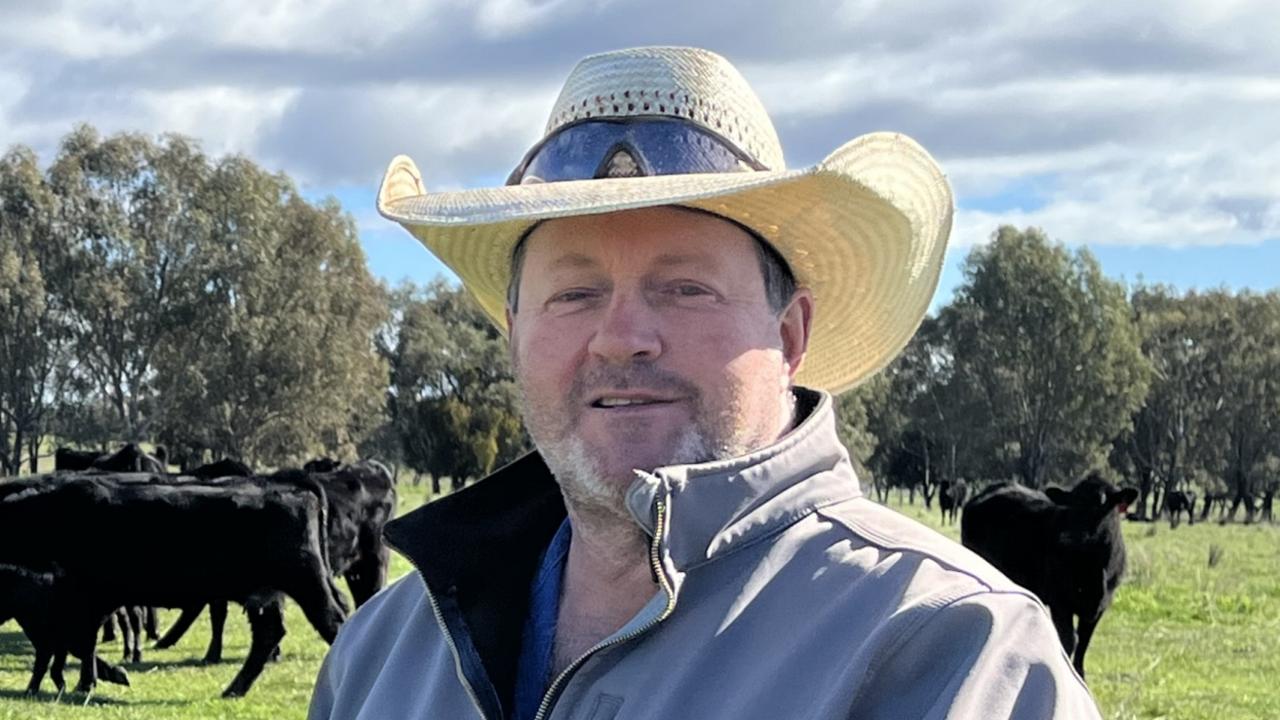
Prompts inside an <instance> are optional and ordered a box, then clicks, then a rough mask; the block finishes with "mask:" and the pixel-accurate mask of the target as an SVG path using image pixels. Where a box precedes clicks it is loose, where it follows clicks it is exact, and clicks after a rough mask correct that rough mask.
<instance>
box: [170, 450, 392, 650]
mask: <svg viewBox="0 0 1280 720" xmlns="http://www.w3.org/2000/svg"><path fill="white" fill-rule="evenodd" d="M307 466H310V467H324V465H317V464H315V461H313V462H312V463H307ZM262 481H268V482H271V481H275V482H280V481H286V482H290V483H306V482H317V483H319V484H320V485H321V486H322V487H323V488H324V491H325V496H326V497H327V498H328V502H329V506H328V516H329V526H328V537H329V544H328V559H329V565H330V568H331V569H332V570H333V572H334V574H336V575H342V576H343V577H344V578H346V581H347V588H348V589H350V590H351V597H352V599H353V600H354V601H355V604H356V607H360V606H361V605H363V604H364V603H365V601H367V600H368V599H369V598H371V597H373V596H374V594H376V593H377V592H378V591H379V590H381V589H382V587H383V586H384V585H386V582H387V566H388V565H389V563H390V561H391V552H390V550H389V549H388V548H387V546H386V545H385V544H383V542H382V526H383V525H385V524H386V522H387V521H388V520H390V519H391V517H392V516H393V515H394V514H395V509H396V492H395V486H394V484H393V483H392V480H391V473H390V472H389V471H388V470H387V468H386V467H385V466H384V465H382V463H379V462H377V461H374V460H365V461H362V462H358V463H355V464H352V465H342V466H339V467H337V468H335V469H333V470H331V471H326V472H307V471H303V470H285V471H281V472H278V473H276V474H275V475H272V476H269V477H267V478H258V477H251V478H245V479H237V478H231V477H227V478H223V480H222V482H262ZM203 609H204V605H203V604H201V605H195V606H192V607H189V608H184V609H183V611H182V615H181V616H180V617H179V618H178V619H177V621H176V622H174V624H173V626H172V627H170V628H169V630H168V631H167V632H166V633H165V634H164V637H162V638H161V639H160V641H159V642H158V643H156V647H157V648H161V649H163V648H168V647H172V646H173V645H175V644H177V642H178V640H180V639H181V638H182V636H183V635H184V634H185V633H186V632H187V630H189V629H190V628H191V625H192V624H193V623H194V622H195V621H196V619H197V618H198V617H199V616H200V612H201V610H203ZM226 617H227V606H226V603H225V602H211V603H209V621H210V624H211V625H212V634H211V636H210V640H209V648H208V650H207V651H206V652H205V656H204V661H205V662H206V663H216V662H220V661H221V659H222V630H223V627H224V624H225V622H226Z"/></svg>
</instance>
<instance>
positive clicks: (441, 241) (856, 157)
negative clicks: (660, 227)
mask: <svg viewBox="0 0 1280 720" xmlns="http://www.w3.org/2000/svg"><path fill="white" fill-rule="evenodd" d="M658 205H684V206H688V207H694V208H699V209H702V210H705V211H708V212H711V213H715V214H717V215H721V216H724V217H728V218H731V219H733V220H735V221H737V222H739V223H742V224H743V225H746V226H747V227H750V228H752V229H753V230H755V231H756V232H758V233H759V234H760V235H761V237H763V238H765V239H766V240H768V241H769V242H770V243H771V244H773V246H774V247H775V248H777V250H778V251H779V252H780V253H781V254H782V256H783V257H784V258H786V260H787V262H788V263H790V265H791V268H792V271H793V272H794V273H795V275H796V279H797V281H798V282H799V283H800V284H801V285H803V286H805V287H808V288H810V289H811V290H812V291H813V294H814V306H815V307H814V318H813V329H812V333H811V336H810V343H809V350H808V353H807V355H806V357H805V360H804V363H803V364H802V366H801V368H800V370H799V372H798V374H797V378H796V381H797V382H798V383H800V384H802V385H806V386H809V387H815V388H822V389H826V390H829V391H830V392H832V393H833V394H837V393H840V392H842V391H844V390H847V389H849V388H851V387H853V386H855V385H857V384H858V383H860V382H862V381H863V380H865V379H867V378H868V377H870V376H871V375H873V374H875V373H876V372H877V371H879V370H880V369H881V368H883V367H884V366H885V365H887V364H888V363H889V362H890V361H891V360H892V359H893V358H894V357H895V356H896V355H897V354H898V353H899V352H900V351H901V350H902V348H903V346H904V345H906V343H907V341H908V340H909V339H910V338H911V336H912V335H913V334H914V333H915V331H916V329H917V328H918V327H919V325H920V321H921V320H922V319H923V318H924V315H925V313H926V312H927V311H928V307H929V303H930V301H931V300H932V298H933V293H934V291H935V289H936V288H937V283H938V276H939V273H940V271H941V268H942V262H943V256H944V252H945V249H946V241H947V237H948V235H949V234H950V230H951V218H952V211H953V205H952V195H951V188H950V186H949V185H948V183H947V180H946V177H945V176H944V175H943V174H942V171H941V169H940V168H939V167H938V165H937V163H936V162H935V161H934V160H933V158H932V157H930V156H929V154H928V153H927V152H926V151H925V150H924V149H923V148H921V147H920V146H919V145H918V144H917V143H916V142H915V141H913V140H911V139H910V138H908V137H906V136H904V135H898V134H893V133H872V134H870V135H864V136H862V137H859V138H857V139H855V140H853V141H851V142H849V143H847V144H845V145H844V146H842V147H841V148H840V149H838V150H836V151H835V152H834V153H832V154H831V155H830V156H828V157H827V158H826V159H825V160H823V161H822V162H821V163H819V164H818V165H816V166H814V167H812V168H808V169H805V170H791V171H776V172H745V173H723V174H698V175H662V176H653V177H638V178H613V179H602V180H580V181H567V182H557V183H546V184H536V185H517V186H506V187H499V188H485V189H474V190H461V191H456V192H441V193H428V192H426V190H425V188H424V187H423V185H422V180H421V175H420V174H419V173H418V170H417V168H416V167H415V166H414V164H413V161H412V160H410V159H409V158H407V157H405V156H400V157H397V158H396V159H394V160H393V161H392V162H391V165H390V167H388V169H387V173H386V175H385V177H384V178H383V181H382V186H381V188H380V189H379V192H378V211H379V212H380V213H382V215H383V216H385V217H387V218H388V219H391V220H394V221H396V222H398V223H400V224H401V225H402V226H403V227H404V228H405V229H407V230H408V231H409V232H410V233H412V234H413V235H414V237H416V238H418V240H419V241H420V242H421V243H422V244H423V245H424V246H426V247H427V249H429V250H430V251H431V252H432V253H434V254H435V255H436V256H437V257H438V258H440V260H441V262H443V263H444V264H445V265H446V266H448V267H449V268H450V269H451V270H453V272H454V273H456V274H457V275H458V277H459V278H460V279H461V280H462V283H463V285H464V286H465V287H466V288H467V289H468V290H469V291H470V292H471V294H472V296H473V297H475V299H476V301H477V302H478V303H479V304H480V307H481V308H482V309H483V310H484V312H485V313H486V314H487V315H488V316H489V317H490V318H491V319H492V320H493V322H494V323H495V324H496V325H497V326H498V327H499V328H500V329H502V331H503V332H504V333H505V332H506V313H505V305H506V292H507V284H508V280H509V273H510V258H511V251H512V249H513V247H514V246H515V243H516V241H517V240H518V239H519V237H520V236H521V235H522V234H523V233H524V232H525V230H527V229H528V228H529V226H530V225H531V224H533V223H535V222H538V221H540V220H546V219H549V218H556V217H569V216H574V215H588V214H596V213H606V212H615V211H619V210H627V209H634V208H643V207H654V206H658Z"/></svg>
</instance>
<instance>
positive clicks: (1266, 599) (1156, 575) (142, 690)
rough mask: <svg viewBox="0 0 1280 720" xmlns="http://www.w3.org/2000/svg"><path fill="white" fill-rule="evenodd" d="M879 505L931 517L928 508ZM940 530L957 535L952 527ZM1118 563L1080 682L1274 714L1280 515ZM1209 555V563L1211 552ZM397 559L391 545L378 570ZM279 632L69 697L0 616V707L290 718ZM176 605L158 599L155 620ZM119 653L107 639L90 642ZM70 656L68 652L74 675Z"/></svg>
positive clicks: (111, 655) (1161, 713)
mask: <svg viewBox="0 0 1280 720" xmlns="http://www.w3.org/2000/svg"><path fill="white" fill-rule="evenodd" d="M426 489H427V486H426V485H425V484H424V485H422V486H420V487H414V486H412V485H408V486H401V488H400V490H401V504H400V507H401V511H404V510H408V509H412V508H415V507H417V506H418V505H420V504H421V503H422V502H423V500H424V498H425V492H426ZM890 504H891V506H893V507H895V508H896V509H898V510H899V511H901V512H903V513H904V514H906V515H908V516H911V517H914V518H916V519H919V520H921V521H923V522H925V523H926V524H928V525H930V526H933V527H938V519H937V513H936V511H935V512H930V513H926V512H925V510H924V508H923V507H919V506H910V505H907V506H903V505H899V504H898V502H897V498H896V497H893V498H891V503H890ZM943 532H944V533H946V534H948V535H950V536H952V537H957V536H958V530H956V529H954V528H950V527H948V528H944V529H943ZM1125 536H1126V539H1127V542H1128V547H1129V557H1130V576H1129V578H1128V581H1127V582H1126V584H1124V585H1123V586H1122V587H1121V589H1120V591H1119V592H1118V594H1117V597H1116V603H1115V605H1114V606H1113V607H1112V609H1111V611H1110V612H1109V613H1108V614H1107V615H1106V616H1105V617H1104V618H1103V620H1102V623H1101V625H1100V626H1099V629H1098V633H1097V635H1096V636H1095V640H1094V645H1093V648H1092V649H1091V650H1090V652H1089V658H1088V667H1089V681H1090V685H1091V687H1092V688H1093V690H1094V692H1095V694H1096V695H1097V697H1098V701H1099V704H1100V705H1101V707H1102V709H1103V715H1104V717H1107V718H1111V719H1114V720H1129V719H1131V718H1143V719H1156V718H1168V719H1169V720H1209V719H1213V720H1217V719H1219V718H1232V719H1233V720H1234V719H1237V718H1238V719H1258V720H1263V719H1266V720H1272V719H1274V718H1280V527H1273V526H1256V525H1255V526H1243V525H1228V526H1219V525H1216V524H1209V525H1195V526H1192V527H1188V526H1186V525H1183V526H1182V527H1180V528H1178V529H1177V530H1172V531H1171V530H1170V529H1169V526H1168V524H1160V525H1152V524H1137V523H1130V524H1127V525H1126V527H1125ZM1211 554H1212V556H1213V562H1212V563H1211V561H1210V559H1211ZM409 571H410V568H409V565H408V563H406V562H405V561H404V560H403V559H401V558H400V557H398V556H394V557H393V564H392V569H391V577H393V578H395V577H399V576H401V575H404V574H405V573H408V572H409ZM287 612H288V615H287V618H286V623H287V626H288V628H289V635H288V636H287V637H286V638H285V640H284V642H283V643H282V651H283V656H282V659H281V661H280V662H279V663H275V664H272V665H269V666H268V667H267V669H266V670H265V671H264V672H263V674H262V676H261V678H259V680H258V682H257V684H256V685H255V686H254V688H253V690H252V691H251V692H250V693H249V696H248V697H246V698H242V699H239V700H223V699H221V698H220V697H219V696H220V694H221V692H222V690H223V688H224V687H225V686H226V685H227V683H229V682H230V681H231V678H232V677H233V676H234V675H235V673H236V670H237V669H238V668H239V664H240V663H241V662H242V661H243V659H244V656H245V653H246V652H247V651H248V645H249V629H248V623H247V622H245V620H244V618H243V616H242V615H241V614H239V612H238V611H237V610H235V609H234V608H233V610H232V612H231V614H230V616H229V617H228V620H227V633H226V650H225V653H224V657H225V658H226V660H225V661H224V662H223V663H222V664H219V665H215V666H208V667H206V666H204V665H201V664H199V658H200V657H201V656H203V654H204V648H205V644H206V643H207V642H208V638H209V635H208V633H209V626H208V621H207V620H204V619H201V620H200V621H198V622H197V623H196V624H195V626H194V627H193V628H192V630H191V632H190V633H188V635H187V637H185V638H184V639H183V641H182V642H181V643H179V646H178V647H176V648H174V649H171V650H164V651H157V650H146V651H145V652H144V657H143V660H144V662H143V663H142V664H140V665H126V666H125V667H126V668H127V669H128V670H129V673H130V677H131V680H132V683H133V685H132V687H128V688H122V687H119V686H115V685H109V684H101V683H100V684H99V686H98V690H97V692H95V694H94V696H93V697H92V699H91V700H90V703H89V704H90V707H88V708H82V707H79V703H80V702H83V700H84V698H83V697H82V696H74V695H68V696H65V697H63V698H61V699H56V698H55V697H54V695H53V694H52V692H51V690H52V683H51V682H50V681H49V680H48V679H47V678H46V680H45V694H44V695H43V696H41V697H38V698H35V699H27V698H25V697H24V696H23V695H22V690H23V688H25V687H26V684H27V680H28V677H29V673H30V668H31V661H32V653H31V649H30V646H29V645H28V644H27V641H26V639H25V637H23V635H22V633H21V631H20V630H19V628H18V627H17V626H16V625H15V624H14V623H12V622H11V623H8V624H6V625H5V626H3V627H0V718H22V719H24V720H26V719H32V720H37V719H44V718H81V719H83V718H95V719H96V718H130V719H134V718H136V719H139V720H160V719H161V718H163V719H164V720H173V719H192V720H194V719H196V718H201V719H204V718H260V719H263V720H294V719H297V718H303V717H304V716H305V715H306V707H307V701H308V698H309V697H310V691H311V685H312V683H313V681H314V679H315V673H316V670H317V669H318V668H319V665H320V661H321V659H322V658H323V657H324V653H325V650H326V646H325V644H324V642H323V641H322V640H320V638H319V637H318V636H317V635H316V634H315V631H313V630H312V629H311V628H310V626H308V625H307V623H306V621H305V620H304V619H303V617H302V614H301V612H300V611H299V610H298V608H297V607H296V606H295V605H293V604H292V603H290V605H289V607H288V611H287ZM176 617H177V613H176V611H162V617H161V624H162V627H163V626H164V625H165V624H167V623H168V622H172V620H173V619H175V618H176ZM99 649H100V653H101V654H102V656H103V657H104V658H107V659H109V660H111V661H112V662H116V661H118V660H119V654H120V644H119V642H116V643H112V644H108V645H105V646H100V648H99ZM78 673H79V664H78V663H76V662H74V661H71V662H69V663H68V672H67V679H68V683H69V684H70V685H74V683H75V679H76V677H77V676H78Z"/></svg>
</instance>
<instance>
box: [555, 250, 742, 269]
mask: <svg viewBox="0 0 1280 720" xmlns="http://www.w3.org/2000/svg"><path fill="white" fill-rule="evenodd" d="M547 257H548V258H549V261H548V262H547V269H548V270H590V269H592V268H597V267H599V266H601V265H603V264H605V262H606V257H604V253H591V254H588V253H584V252H580V251H579V250H576V249H567V248H564V249H555V248H549V249H548V250H547ZM719 264H721V263H720V262H719V261H718V259H717V258H716V256H715V255H714V254H713V253H711V252H705V251H704V252H698V251H693V252H690V251H685V252H668V253H661V254H659V255H657V256H656V257H652V258H647V259H646V260H645V265H646V266H648V267H653V268H664V267H680V266H684V265H700V266H707V267H714V266H716V265H719Z"/></svg>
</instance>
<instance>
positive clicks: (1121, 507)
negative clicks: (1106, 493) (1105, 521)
mask: <svg viewBox="0 0 1280 720" xmlns="http://www.w3.org/2000/svg"><path fill="white" fill-rule="evenodd" d="M1110 500H1111V503H1112V504H1113V505H1115V506H1116V512H1118V513H1120V514H1121V515H1123V514H1125V513H1126V512H1128V510H1129V506H1130V505H1132V504H1133V503H1134V502H1136V501H1137V500H1138V490H1137V489H1136V488H1125V489H1123V490H1118V491H1116V492H1113V493H1111V498H1110Z"/></svg>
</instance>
